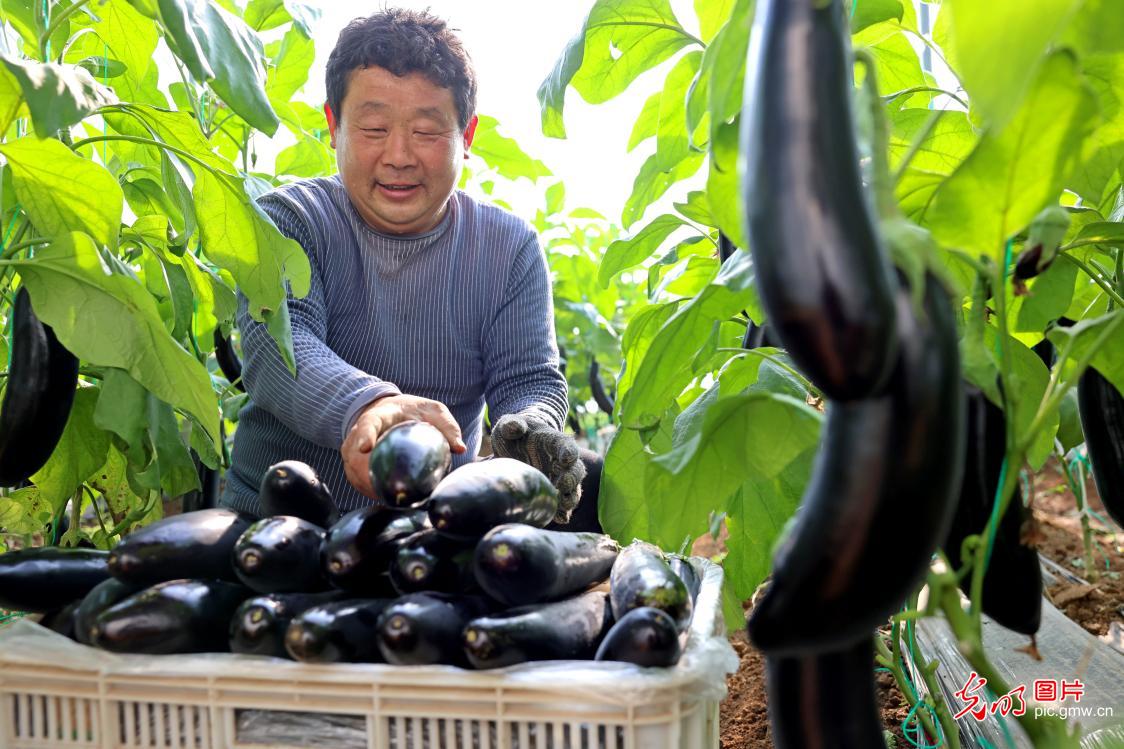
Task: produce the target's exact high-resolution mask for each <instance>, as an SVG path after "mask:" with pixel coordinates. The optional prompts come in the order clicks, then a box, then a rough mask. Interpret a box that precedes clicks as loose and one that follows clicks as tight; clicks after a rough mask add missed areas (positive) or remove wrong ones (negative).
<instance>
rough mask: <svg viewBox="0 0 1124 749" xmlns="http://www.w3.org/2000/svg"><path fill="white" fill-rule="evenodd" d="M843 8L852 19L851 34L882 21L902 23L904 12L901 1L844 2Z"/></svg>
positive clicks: (859, 0)
mask: <svg viewBox="0 0 1124 749" xmlns="http://www.w3.org/2000/svg"><path fill="white" fill-rule="evenodd" d="M843 8H844V10H845V11H846V13H847V15H848V16H849V17H850V19H851V34H852V35H854V34H857V33H859V32H860V31H862V30H863V29H865V28H866V27H867V26H873V25H874V24H876V23H881V22H882V21H890V20H894V21H900V20H902V15H903V14H904V12H905V11H904V10H903V9H902V3H901V0H843Z"/></svg>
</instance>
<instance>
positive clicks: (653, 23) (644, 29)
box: [538, 0, 698, 138]
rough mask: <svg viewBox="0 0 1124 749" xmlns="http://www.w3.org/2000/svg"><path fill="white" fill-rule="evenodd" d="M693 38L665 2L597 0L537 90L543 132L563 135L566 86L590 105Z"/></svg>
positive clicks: (665, 0) (564, 135) (612, 94)
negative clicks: (570, 87) (572, 88)
mask: <svg viewBox="0 0 1124 749" xmlns="http://www.w3.org/2000/svg"><path fill="white" fill-rule="evenodd" d="M697 42H698V40H697V39H695V38H694V37H693V36H691V35H690V34H688V33H687V32H686V31H685V30H684V29H683V27H682V26H680V25H679V21H678V20H677V19H676V18H675V14H674V13H673V12H672V10H671V4H670V2H669V0H597V1H596V2H595V3H594V5H593V8H592V9H591V10H590V12H589V15H588V16H586V19H585V22H584V23H583V24H582V28H581V30H580V31H579V32H578V33H577V35H575V36H574V38H573V39H571V40H570V41H569V43H568V44H567V45H566V49H565V50H563V52H562V55H561V56H560V57H559V58H558V60H557V62H555V64H554V69H553V70H551V72H550V75H548V76H547V78H546V80H544V81H543V82H542V84H541V85H540V86H539V90H538V99H539V105H540V109H541V114H542V131H543V134H544V135H546V136H548V137H552V138H565V137H566V128H565V126H564V124H563V121H562V109H563V106H564V104H565V97H566V88H567V86H570V85H573V86H574V88H575V89H576V90H577V92H578V93H579V94H581V96H582V98H583V99H585V100H586V101H587V102H589V103H590V104H600V103H602V102H605V101H608V100H609V99H612V98H613V97H614V96H616V95H617V94H619V93H621V92H622V91H624V90H625V89H626V88H628V86H629V84H631V83H632V81H633V80H635V79H636V77H637V76H639V75H640V74H641V73H643V72H644V71H646V70H649V69H651V68H653V67H655V66H656V65H658V64H660V63H661V62H663V61H664V60H667V59H668V58H670V57H671V56H672V55H674V54H675V53H676V52H678V51H679V50H680V49H683V47H685V46H687V45H688V44H691V43H697Z"/></svg>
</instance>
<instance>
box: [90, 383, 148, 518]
mask: <svg viewBox="0 0 1124 749" xmlns="http://www.w3.org/2000/svg"><path fill="white" fill-rule="evenodd" d="M99 402H100V400H99ZM128 467H129V462H128V460H127V459H126V458H125V455H124V454H122V452H121V451H120V450H118V449H117V448H116V447H114V446H112V445H110V447H109V452H108V453H107V456H106V460H105V465H103V466H102V467H101V468H99V469H98V470H97V471H96V472H95V473H94V475H93V476H91V477H90V482H89V483H90V487H91V488H93V489H94V490H95V491H98V492H101V494H102V496H103V497H105V501H106V504H107V505H109V514H110V516H111V517H112V518H113V523H114V525H116V524H117V523H120V522H121V521H123V520H124V519H125V517H126V516H127V515H128V514H129V513H130V512H133V511H134V510H137V509H140V508H141V507H143V506H144V504H145V500H144V499H142V498H141V497H138V496H137V495H136V494H135V493H134V492H133V489H132V487H130V486H129V476H128Z"/></svg>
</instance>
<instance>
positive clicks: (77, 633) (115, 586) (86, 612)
mask: <svg viewBox="0 0 1124 749" xmlns="http://www.w3.org/2000/svg"><path fill="white" fill-rule="evenodd" d="M145 587H147V586H145V585H137V584H135V583H126V582H123V581H121V580H118V579H117V578H115V577H111V578H108V579H106V580H103V581H101V582H100V583H98V584H97V585H96V586H94V588H93V589H92V590H91V591H90V592H89V593H87V594H86V596H85V597H84V598H83V599H82V600H81V601H80V602H79V605H78V611H77V612H76V613H75V616H74V639H76V640H78V642H80V643H82V644H83V645H92V644H93V640H91V635H90V632H91V630H92V629H93V628H94V624H95V622H96V620H97V618H98V616H99V615H100V614H101V612H103V611H105V610H106V609H108V608H109V607H110V606H113V605H114V604H116V603H119V602H121V601H123V600H125V599H126V598H128V597H129V596H131V595H133V594H134V593H139V592H140V591H141V590H143V589H144V588H145Z"/></svg>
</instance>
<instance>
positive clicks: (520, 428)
mask: <svg viewBox="0 0 1124 749" xmlns="http://www.w3.org/2000/svg"><path fill="white" fill-rule="evenodd" d="M492 452H494V453H495V454H496V455H497V456H498V457H501V458H514V459H515V460H518V461H522V462H523V463H526V464H528V465H531V466H534V467H535V468H537V469H539V470H540V471H542V472H543V473H544V474H546V477H547V478H548V479H550V483H552V484H554V488H556V489H557V490H558V512H557V513H556V514H555V516H554V522H556V523H562V524H565V523H568V522H570V513H572V512H573V511H574V508H575V507H577V506H578V500H580V499H581V496H582V479H584V478H585V463H583V462H582V461H581V460H580V458H579V451H578V443H577V442H575V441H574V438H573V437H570V436H569V435H567V434H564V433H562V432H560V431H558V430H557V429H555V428H554V427H553V426H551V425H550V424H549V423H548V422H547V421H546V420H545V419H543V418H542V417H541V416H538V415H536V414H533V413H526V412H525V413H519V414H507V415H506V416H501V417H500V419H499V421H497V422H496V423H495V425H494V426H493V427H492Z"/></svg>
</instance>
